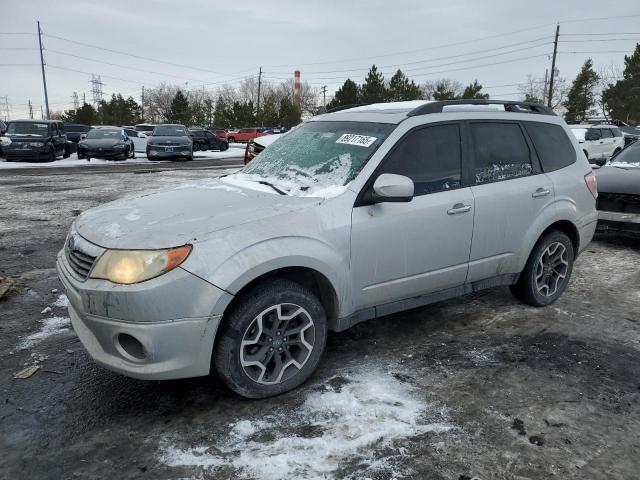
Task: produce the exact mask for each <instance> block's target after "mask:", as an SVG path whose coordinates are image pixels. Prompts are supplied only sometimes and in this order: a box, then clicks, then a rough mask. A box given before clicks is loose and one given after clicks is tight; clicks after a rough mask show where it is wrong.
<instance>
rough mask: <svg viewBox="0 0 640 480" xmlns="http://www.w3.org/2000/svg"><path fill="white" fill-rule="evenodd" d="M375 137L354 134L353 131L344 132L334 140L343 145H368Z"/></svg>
mask: <svg viewBox="0 0 640 480" xmlns="http://www.w3.org/2000/svg"><path fill="white" fill-rule="evenodd" d="M376 140H377V137H367V136H366V135H356V134H355V133H345V134H343V135H341V136H340V138H338V139H337V140H336V143H342V144H345V145H358V146H360V147H370V146H371V145H372V144H373V142H375V141H376Z"/></svg>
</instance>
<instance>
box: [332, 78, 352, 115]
mask: <svg viewBox="0 0 640 480" xmlns="http://www.w3.org/2000/svg"><path fill="white" fill-rule="evenodd" d="M357 103H359V99H358V85H356V82H354V81H353V80H351V79H350V78H347V79H346V80H345V82H344V83H343V84H342V86H341V87H340V88H339V89H338V90H337V91H336V93H335V95H334V96H333V100H331V101H330V102H329V103H328V104H327V110H330V109H332V108H336V107H344V106H347V105H355V104H357Z"/></svg>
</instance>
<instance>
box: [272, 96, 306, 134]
mask: <svg viewBox="0 0 640 480" xmlns="http://www.w3.org/2000/svg"><path fill="white" fill-rule="evenodd" d="M278 116H279V120H280V122H279V123H280V126H282V127H285V128H291V127H295V126H296V125H298V124H299V123H300V122H301V121H302V111H301V110H300V107H299V106H298V105H296V104H294V103H293V102H292V101H291V99H290V98H289V97H282V99H281V100H280V112H279V115H278Z"/></svg>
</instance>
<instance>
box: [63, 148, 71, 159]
mask: <svg viewBox="0 0 640 480" xmlns="http://www.w3.org/2000/svg"><path fill="white" fill-rule="evenodd" d="M70 156H71V148H70V147H69V146H68V145H67V146H65V147H64V153H63V154H62V158H69V157H70Z"/></svg>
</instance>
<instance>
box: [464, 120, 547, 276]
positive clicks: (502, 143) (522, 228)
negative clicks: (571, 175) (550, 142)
mask: <svg viewBox="0 0 640 480" xmlns="http://www.w3.org/2000/svg"><path fill="white" fill-rule="evenodd" d="M469 131H470V137H471V139H472V148H471V150H472V151H473V152H474V154H473V157H474V170H475V185H474V186H473V187H471V190H472V191H473V196H474V199H475V206H476V212H475V219H474V230H473V242H472V245H471V257H470V259H469V276H468V279H467V280H468V281H469V282H474V281H478V280H483V279H488V278H492V277H498V276H500V275H508V274H513V273H517V272H518V269H519V266H520V263H521V258H520V255H521V254H522V250H523V245H524V244H525V243H526V242H525V239H526V235H527V232H528V231H530V230H531V228H530V227H531V226H532V225H533V224H534V223H535V221H536V219H537V218H538V216H539V214H540V212H541V211H542V210H543V209H544V208H545V207H547V206H548V205H549V204H550V203H552V202H553V198H554V190H553V182H552V181H551V179H550V178H549V177H548V176H547V175H545V174H544V173H541V169H540V165H539V164H538V161H537V157H536V156H535V153H534V151H533V148H532V146H531V145H530V144H529V142H528V141H527V139H526V137H525V135H524V132H523V130H522V127H521V126H520V124H518V123H516V122H471V123H470V124H469Z"/></svg>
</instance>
